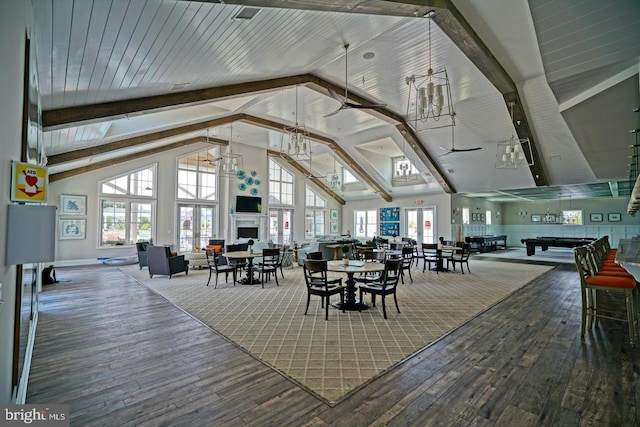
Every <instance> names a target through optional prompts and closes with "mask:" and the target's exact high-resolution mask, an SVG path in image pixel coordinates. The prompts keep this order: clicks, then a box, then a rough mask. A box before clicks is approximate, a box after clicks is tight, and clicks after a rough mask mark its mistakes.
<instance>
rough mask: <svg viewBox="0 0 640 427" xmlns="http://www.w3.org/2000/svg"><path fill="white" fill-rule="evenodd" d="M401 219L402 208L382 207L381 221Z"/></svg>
mask: <svg viewBox="0 0 640 427" xmlns="http://www.w3.org/2000/svg"><path fill="white" fill-rule="evenodd" d="M388 221H400V208H380V222H388Z"/></svg>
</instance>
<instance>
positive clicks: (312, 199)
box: [304, 187, 327, 239]
mask: <svg viewBox="0 0 640 427" xmlns="http://www.w3.org/2000/svg"><path fill="white" fill-rule="evenodd" d="M326 208H327V201H326V200H325V199H323V198H322V197H320V196H319V195H318V194H317V193H316V192H315V191H313V190H312V189H311V188H309V187H306V188H305V213H304V235H305V239H312V238H314V237H315V236H322V235H324V234H325V228H324V224H325V216H326V211H327V209H326Z"/></svg>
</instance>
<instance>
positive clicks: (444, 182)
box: [396, 123, 456, 194]
mask: <svg viewBox="0 0 640 427" xmlns="http://www.w3.org/2000/svg"><path fill="white" fill-rule="evenodd" d="M396 127H397V129H398V131H399V132H400V134H401V135H402V136H403V137H404V139H405V140H406V141H407V142H408V143H409V145H410V146H411V148H413V150H414V151H415V153H416V154H417V155H418V157H420V160H422V163H424V164H425V165H426V166H427V169H429V172H430V173H431V175H433V177H434V178H435V179H436V181H437V182H438V184H440V186H441V187H442V189H443V190H444V191H445V193H450V194H451V193H455V192H456V190H455V188H454V187H453V184H451V182H449V179H448V178H447V176H446V175H445V174H444V173H442V171H441V170H440V168H439V167H438V165H437V164H436V163H435V162H434V161H433V158H431V155H430V154H429V152H428V151H427V149H426V148H425V147H424V145H423V144H422V142H420V138H418V135H416V133H415V132H414V131H413V129H412V128H411V126H409V125H408V124H407V123H401V124H399V125H398V126H396Z"/></svg>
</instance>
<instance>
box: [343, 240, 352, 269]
mask: <svg viewBox="0 0 640 427" xmlns="http://www.w3.org/2000/svg"><path fill="white" fill-rule="evenodd" d="M350 250H351V246H349V245H342V265H344V266H347V265H349V251H350Z"/></svg>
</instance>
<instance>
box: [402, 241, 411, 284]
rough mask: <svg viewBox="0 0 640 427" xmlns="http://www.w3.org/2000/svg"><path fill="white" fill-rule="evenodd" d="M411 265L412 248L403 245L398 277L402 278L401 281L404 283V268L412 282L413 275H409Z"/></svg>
mask: <svg viewBox="0 0 640 427" xmlns="http://www.w3.org/2000/svg"><path fill="white" fill-rule="evenodd" d="M412 265H413V248H411V247H408V246H405V247H403V248H402V259H401V267H400V278H401V279H402V283H403V284H404V272H405V270H406V271H407V272H408V273H409V279H411V281H412V282H413V277H411V266H412Z"/></svg>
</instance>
